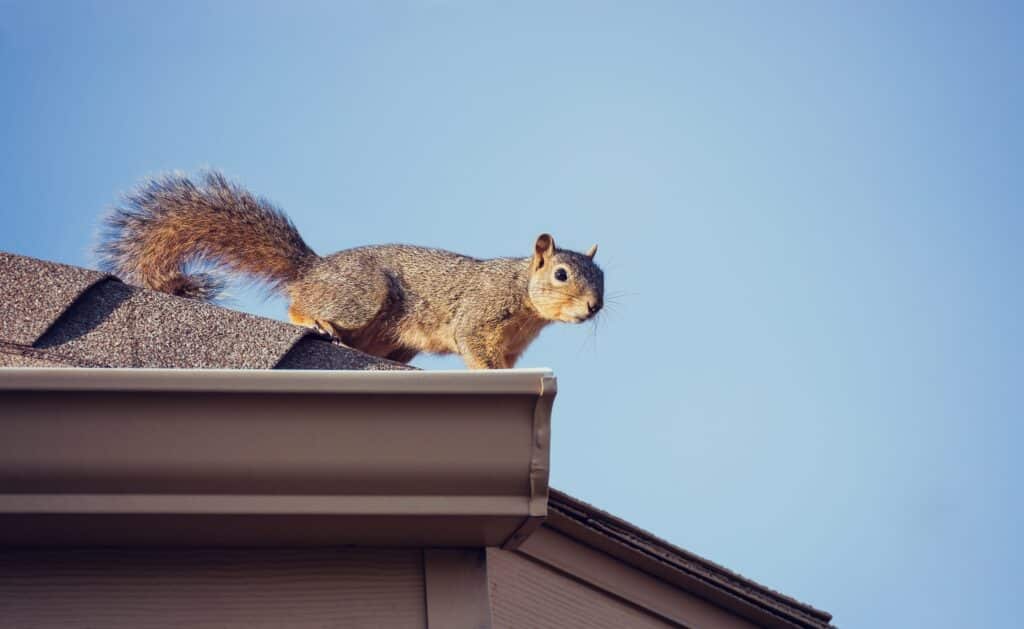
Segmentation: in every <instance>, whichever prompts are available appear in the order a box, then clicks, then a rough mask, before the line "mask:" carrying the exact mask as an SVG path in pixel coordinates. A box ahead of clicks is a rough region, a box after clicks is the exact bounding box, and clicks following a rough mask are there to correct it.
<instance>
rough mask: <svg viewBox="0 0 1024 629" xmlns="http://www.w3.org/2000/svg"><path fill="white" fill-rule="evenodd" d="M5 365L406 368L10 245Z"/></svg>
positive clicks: (0, 266) (5, 260) (2, 283)
mask: <svg viewBox="0 0 1024 629" xmlns="http://www.w3.org/2000/svg"><path fill="white" fill-rule="evenodd" d="M0 366H8V367H14V366H18V367H23V366H40V367H52V366H65V367H168V368H232V369H272V368H278V369H364V370H365V369H406V368H407V367H406V366H405V365H400V364H398V363H394V362H391V361H388V360H384V359H381V358H377V357H374V356H368V355H367V354H363V353H362V352H358V351H356V350H353V349H349V348H347V347H343V346H340V345H337V344H334V343H331V342H330V341H328V340H326V339H325V338H323V337H321V336H320V335H318V334H316V333H315V332H312V331H310V330H308V329H306V328H301V327H298V326H294V325H289V324H287V323H282V322H280V321H274V320H271V319H265V318H262V317H256V316H253V315H249V314H246V313H243V312H237V311H234V310H229V309H226V308H221V307H219V306H214V305H210V304H205V303H201V302H198V301H194V300H190V299H182V298H179V297H172V296H170V295H165V294H163V293H158V292H155V291H151V290H146V289H143V288H138V287H134V286H129V285H127V284H124V283H123V282H121V281H120V280H118V279H117V278H114V277H112V276H110V275H106V274H103V273H99V272H97V271H90V270H87V269H81V268H78V267H73V266H67V265H64V264H56V263H53V262H45V261H42V260H36V259H34V258H29V257H26V256H19V255H13V254H10V253H4V252H0Z"/></svg>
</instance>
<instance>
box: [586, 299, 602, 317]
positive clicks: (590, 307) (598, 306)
mask: <svg viewBox="0 0 1024 629" xmlns="http://www.w3.org/2000/svg"><path fill="white" fill-rule="evenodd" d="M600 309H601V304H600V303H592V302H589V301H588V302H587V310H588V311H589V312H590V314H594V313H595V312H597V311H598V310H600Z"/></svg>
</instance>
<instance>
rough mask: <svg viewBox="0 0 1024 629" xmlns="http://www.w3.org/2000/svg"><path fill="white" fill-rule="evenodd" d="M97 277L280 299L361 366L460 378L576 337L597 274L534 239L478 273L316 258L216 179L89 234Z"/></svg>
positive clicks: (152, 185)
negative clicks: (257, 289)
mask: <svg viewBox="0 0 1024 629" xmlns="http://www.w3.org/2000/svg"><path fill="white" fill-rule="evenodd" d="M103 225H104V236H103V238H102V240H101V242H100V244H99V246H98V247H97V253H98V255H99V259H100V263H101V266H102V267H103V268H104V269H105V270H107V271H109V272H111V273H113V274H115V275H118V276H119V277H121V278H122V279H124V280H126V281H129V282H131V283H135V284H138V285H141V286H144V287H146V288H150V289H154V290H158V291H162V292H166V293H170V294H173V295H178V296H182V297H190V298H195V299H200V300H204V301H213V300H215V299H216V297H217V295H218V294H219V293H220V291H221V290H222V289H223V288H224V283H223V278H222V277H218V276H217V275H213V274H210V273H188V272H186V265H189V264H192V263H204V264H206V265H208V266H212V267H214V268H220V269H222V270H228V271H233V272H235V273H242V274H247V275H249V276H251V277H253V278H255V279H256V280H259V281H262V282H265V283H266V284H268V285H269V287H270V288H271V289H272V290H274V291H277V292H280V293H283V294H285V295H286V296H287V297H288V299H289V306H288V318H289V320H290V321H291V322H292V323H294V324H297V325H302V326H307V327H311V328H316V329H318V330H320V331H322V332H325V333H327V334H329V335H330V336H331V337H332V338H334V339H336V340H338V341H340V342H342V343H344V344H345V345H348V346H349V347H352V348H355V349H358V350H361V351H363V352H366V353H368V354H372V355H374V356H379V357H382V358H387V359H390V360H394V361H398V362H402V363H408V362H409V361H410V360H412V359H413V358H414V357H415V356H416V355H417V354H419V353H420V352H428V353H435V354H451V353H454V354H459V355H460V356H461V357H462V358H463V360H464V361H465V363H466V365H467V367H469V368H471V369H499V368H509V367H513V366H514V365H515V364H516V361H517V360H518V359H519V357H520V355H521V354H522V353H523V351H525V350H526V347H527V346H528V345H529V344H530V343H531V342H532V341H533V340H534V339H535V338H536V337H537V335H538V334H540V331H541V330H542V329H543V328H544V327H545V326H547V325H548V324H549V323H551V322H553V321H564V322H569V323H582V322H584V321H587V320H588V319H591V318H592V317H594V316H595V315H596V314H597V313H598V311H600V310H601V308H602V306H603V303H604V272H603V271H602V270H601V268H600V267H598V266H597V264H595V263H594V255H595V254H596V253H597V245H594V246H593V247H591V248H590V250H589V251H587V252H586V253H578V252H575V251H569V250H565V249H559V248H557V247H556V246H555V240H554V238H552V237H551V236H550V235H549V234H541V235H540V236H538V237H537V239H536V241H535V242H534V244H533V252H532V254H531V255H530V256H528V257H523V258H493V259H487V260H480V259H476V258H471V257H469V256H464V255H460V254H457V253H452V252H450V251H444V250H441V249H432V248H427V247H416V246H410V245H398V244H396V245H370V246H363V247H356V248H352V249H345V250H342V251H338V252H337V253H333V254H330V255H327V256H319V255H317V254H316V253H315V252H314V251H313V250H312V249H311V248H310V247H309V245H307V244H306V243H305V241H304V240H303V239H302V236H300V235H299V232H298V230H297V229H296V227H295V226H294V225H293V224H292V222H291V220H290V219H289V218H288V217H287V216H286V215H285V214H284V212H282V211H281V210H280V209H278V208H277V207H275V206H274V205H273V204H271V203H270V202H268V201H267V200H265V199H263V198H261V197H256V196H254V195H253V194H252V193H250V192H248V191H247V190H245V189H243V188H242V187H240V186H238V185H236V184H234V183H232V182H230V181H229V180H228V179H226V178H225V177H224V175H223V174H221V173H220V172H217V171H207V172H204V173H203V176H202V179H201V181H200V182H199V183H198V184H197V183H194V182H193V181H192V180H190V179H189V178H188V177H186V176H184V175H181V174H170V175H164V176H162V177H158V178H155V179H151V180H148V181H146V182H144V183H143V184H141V185H140V186H139V187H138V188H137V189H136V190H135V191H134V192H133V193H131V194H129V195H127V196H126V197H125V198H124V202H123V203H122V204H121V205H120V206H118V207H115V208H113V210H112V211H111V212H110V213H109V214H108V215H107V216H106V218H105V219H104V222H103Z"/></svg>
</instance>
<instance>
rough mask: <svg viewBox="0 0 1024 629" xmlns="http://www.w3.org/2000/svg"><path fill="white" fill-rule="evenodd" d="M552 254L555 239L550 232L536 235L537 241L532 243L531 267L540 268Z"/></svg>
mask: <svg viewBox="0 0 1024 629" xmlns="http://www.w3.org/2000/svg"><path fill="white" fill-rule="evenodd" d="M554 254H555V239H554V238H552V237H551V234H541V235H540V236H537V242H535V243H533V268H534V269H539V268H541V267H542V266H544V263H545V262H547V260H548V258H550V257H551V256H553V255H554Z"/></svg>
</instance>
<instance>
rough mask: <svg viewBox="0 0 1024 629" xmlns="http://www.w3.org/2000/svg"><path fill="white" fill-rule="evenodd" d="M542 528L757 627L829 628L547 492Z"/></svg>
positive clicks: (819, 616) (802, 607)
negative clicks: (743, 617) (752, 621)
mask: <svg viewBox="0 0 1024 629" xmlns="http://www.w3.org/2000/svg"><path fill="white" fill-rule="evenodd" d="M544 526H545V527H546V528H551V529H554V530H556V531H558V532H560V533H563V534H565V535H568V536H569V537H572V538H574V539H576V540H578V541H580V542H582V543H584V544H586V545H588V546H591V547H594V548H596V549H598V550H600V551H602V552H605V553H607V554H609V555H612V556H613V557H615V558H617V559H619V560H621V561H623V562H625V563H627V564H630V565H632V566H633V567H635V568H638V569H640V570H642V571H644V572H648V573H649V574H652V575H654V576H657V577H659V578H661V579H663V580H665V581H668V582H670V583H673V584H675V585H678V586H680V587H682V588H684V589H686V590H688V591H691V592H694V593H695V594H698V595H699V596H701V597H702V598H705V599H707V600H710V601H712V602H715V603H717V604H719V605H721V606H722V607H725V608H726V609H733V610H735V611H737V612H738V613H741V614H742V615H746V616H749V617H751V618H753V619H756V620H758V621H760V622H759V624H761V625H767V626H785V627H789V626H796V627H808V628H817V627H821V628H825V627H831V626H832V625H830V624H829V622H830V621H831V619H832V615H831V614H829V613H828V612H825V611H822V610H819V609H816V608H814V607H812V606H810V605H808V604H806V603H801V602H800V601H797V600H796V599H794V598H792V597H789V596H786V595H785V594H782V593H780V592H776V591H775V590H772V589H770V588H768V587H765V586H763V585H761V584H760V583H757V582H756V581H752V580H750V579H748V578H746V577H744V576H742V575H739V574H737V573H735V572H733V571H731V570H729V569H728V568H725V567H723V566H720V565H718V564H716V563H714V562H711V561H708V560H707V559H704V558H703V557H700V556H698V555H695V554H694V553H691V552H689V551H687V550H684V549H682V548H679V547H678V546H675V545H673V544H671V543H669V542H667V541H665V540H663V539H660V538H658V537H656V536H654V535H652V534H651V533H649V532H647V531H645V530H643V529H641V528H639V527H637V526H635V525H633V524H630V523H629V522H626V521H625V520H622V519H621V518H617V517H615V516H614V515H612V514H610V513H608V512H606V511H602V510H601V509H598V508H597V507H594V506H593V505H590V504H587V503H586V502H583V501H581V500H578V499H576V498H573V497H572V496H570V495H568V494H566V493H563V492H561V491H558V490H555V489H551V490H550V492H549V496H548V517H547V520H546V521H545V524H544Z"/></svg>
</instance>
